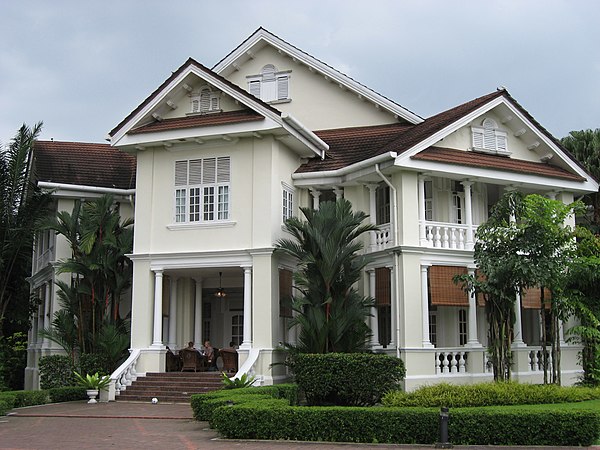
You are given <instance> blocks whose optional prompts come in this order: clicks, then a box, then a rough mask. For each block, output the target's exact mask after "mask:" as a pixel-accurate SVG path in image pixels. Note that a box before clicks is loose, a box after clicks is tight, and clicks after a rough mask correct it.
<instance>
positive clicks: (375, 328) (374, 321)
mask: <svg viewBox="0 0 600 450" xmlns="http://www.w3.org/2000/svg"><path fill="white" fill-rule="evenodd" d="M367 273H368V274H369V296H371V297H372V298H375V294H376V292H375V269H369V270H368V271H367ZM375 303H377V302H375ZM372 314H373V316H372V317H371V332H372V333H373V335H372V336H371V347H379V346H380V343H379V317H378V315H377V306H373V308H372Z"/></svg>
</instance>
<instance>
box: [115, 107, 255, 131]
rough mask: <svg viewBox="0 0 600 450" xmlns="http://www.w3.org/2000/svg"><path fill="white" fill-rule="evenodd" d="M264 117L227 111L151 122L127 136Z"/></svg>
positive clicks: (250, 111) (243, 111) (248, 112)
mask: <svg viewBox="0 0 600 450" xmlns="http://www.w3.org/2000/svg"><path fill="white" fill-rule="evenodd" d="M262 119H264V117H263V116H262V115H260V114H258V113H257V112H254V111H252V110H239V111H228V112H222V113H214V114H202V115H196V116H186V117H177V118H173V119H164V120H162V121H160V122H152V123H149V124H147V125H143V126H141V127H138V128H135V129H133V130H131V131H129V133H127V134H139V133H152V132H156V131H168V130H178V129H183V128H195V127H206V126H211V125H225V124H233V123H241V122H251V121H256V120H262Z"/></svg>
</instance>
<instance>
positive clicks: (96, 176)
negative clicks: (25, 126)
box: [33, 141, 136, 189]
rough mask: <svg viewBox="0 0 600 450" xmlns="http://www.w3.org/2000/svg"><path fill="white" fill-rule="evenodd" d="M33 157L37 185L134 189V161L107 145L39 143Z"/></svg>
mask: <svg viewBox="0 0 600 450" xmlns="http://www.w3.org/2000/svg"><path fill="white" fill-rule="evenodd" d="M33 154H34V161H35V162H34V170H35V174H36V177H37V180H38V181H47V182H52V183H63V184H75V185H81V186H96V187H106V188H117V189H133V188H135V170H136V160H135V157H133V156H131V155H128V154H127V153H124V152H121V151H119V150H117V149H115V148H114V147H111V146H110V145H108V144H94V143H84V142H58V141H56V142H55V141H36V143H35V146H34V152H33Z"/></svg>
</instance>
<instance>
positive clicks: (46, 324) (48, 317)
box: [43, 283, 52, 348]
mask: <svg viewBox="0 0 600 450" xmlns="http://www.w3.org/2000/svg"><path fill="white" fill-rule="evenodd" d="M51 288H52V285H51V284H50V283H46V284H45V285H44V287H43V289H45V294H44V329H45V330H48V329H50V325H51V323H52V312H51V310H50V304H51V303H52V299H51V297H50V296H51V291H50V289H51ZM50 345H51V344H50V341H49V340H48V339H47V338H44V341H43V347H44V348H49V347H50Z"/></svg>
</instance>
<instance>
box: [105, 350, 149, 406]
mask: <svg viewBox="0 0 600 450" xmlns="http://www.w3.org/2000/svg"><path fill="white" fill-rule="evenodd" d="M140 354H141V351H140V349H139V348H134V349H133V350H131V353H130V354H129V358H127V360H126V361H125V362H124V363H123V364H121V365H120V366H119V368H118V369H117V370H115V371H114V372H113V373H112V374H111V376H110V386H109V388H108V400H109V401H114V400H115V399H116V397H117V396H118V395H119V394H120V393H121V392H122V391H124V390H125V389H127V386H131V383H133V382H134V381H135V380H136V379H137V372H136V371H135V366H136V364H137V360H138V358H139V357H140Z"/></svg>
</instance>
